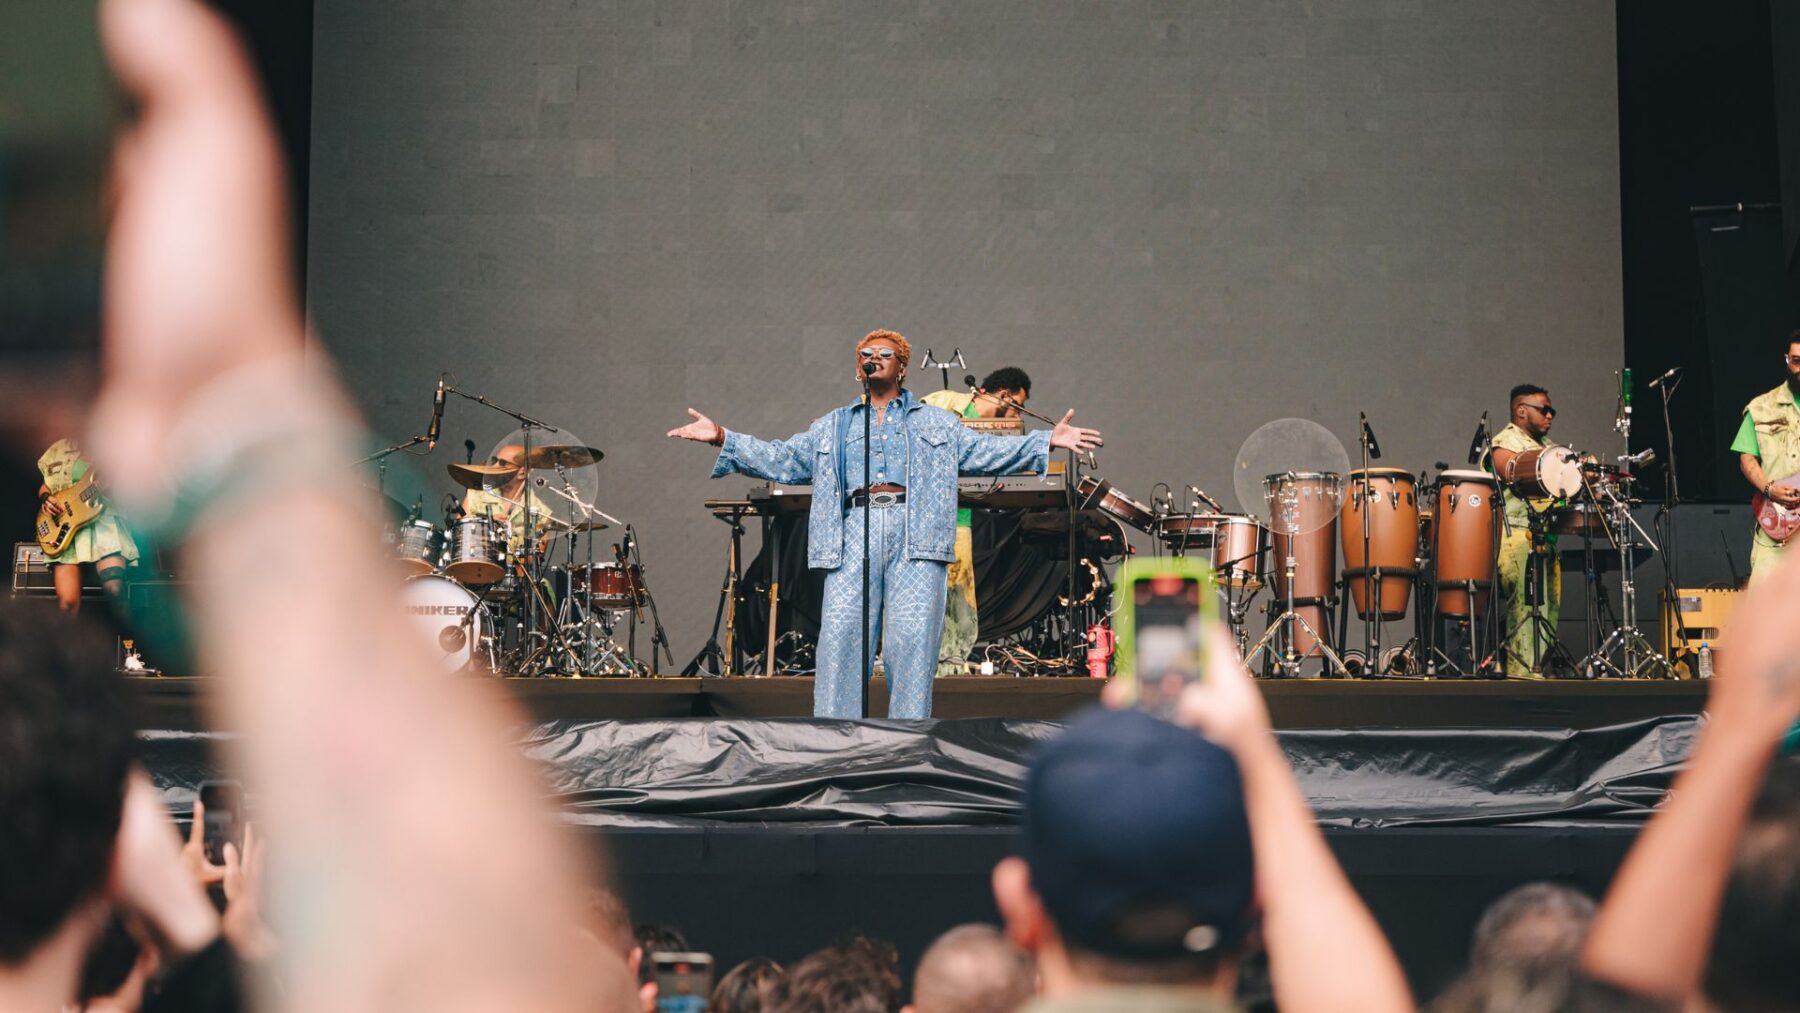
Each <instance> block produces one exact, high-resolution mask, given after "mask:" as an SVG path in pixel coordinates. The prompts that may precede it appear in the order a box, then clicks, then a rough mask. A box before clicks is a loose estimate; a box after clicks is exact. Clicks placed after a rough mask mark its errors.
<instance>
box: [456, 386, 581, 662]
mask: <svg viewBox="0 0 1800 1013" xmlns="http://www.w3.org/2000/svg"><path fill="white" fill-rule="evenodd" d="M444 392H445V393H446V394H455V395H456V396H457V397H460V398H462V399H464V400H466V401H473V402H475V403H476V404H478V405H481V406H483V407H485V408H491V409H493V410H494V411H497V412H499V413H500V414H502V415H505V416H508V417H510V418H512V419H513V420H514V421H515V422H517V423H519V430H520V432H521V433H522V434H523V437H524V456H523V458H522V461H523V464H522V468H523V470H524V471H526V472H530V471H531V431H532V430H533V429H542V430H543V431H544V432H546V433H557V432H561V431H562V430H560V429H558V428H556V427H555V426H553V425H551V424H550V423H548V422H543V421H540V420H538V419H534V418H532V417H531V416H529V415H526V414H525V413H524V412H516V411H513V410H512V409H511V408H507V407H504V406H502V405H499V404H496V403H494V402H493V401H490V400H488V399H487V398H486V397H484V396H482V395H480V394H470V393H468V392H466V391H463V390H459V389H458V388H456V387H453V386H451V385H450V384H445V385H444ZM519 499H520V500H522V501H523V502H524V503H525V504H526V506H525V539H524V542H523V543H522V544H521V545H520V546H519V549H520V551H521V552H522V553H523V555H524V557H525V558H524V559H522V560H519V565H520V567H521V569H522V571H523V576H524V579H525V583H526V584H527V585H528V586H529V587H530V588H531V591H532V593H531V594H527V595H526V596H525V630H524V636H523V639H522V640H521V641H520V643H521V644H522V645H523V646H522V649H523V650H524V651H525V652H526V654H525V656H526V657H530V656H531V653H532V651H531V647H532V643H533V642H534V641H535V640H536V638H537V610H538V602H537V598H538V595H537V581H538V580H539V578H540V577H541V576H542V572H541V571H542V569H543V560H542V558H540V557H539V555H538V551H537V511H535V510H533V509H531V507H530V503H531V483H530V482H529V481H527V482H526V483H525V485H524V487H523V488H522V489H521V490H520V496H519ZM518 674H520V675H529V674H531V673H529V672H523V671H522V672H519V673H518Z"/></svg>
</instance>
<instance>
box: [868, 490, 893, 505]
mask: <svg viewBox="0 0 1800 1013" xmlns="http://www.w3.org/2000/svg"><path fill="white" fill-rule="evenodd" d="M898 502H900V494H899V493H897V492H875V493H870V494H869V505H870V506H878V507H891V506H893V505H894V504H895V503H898Z"/></svg>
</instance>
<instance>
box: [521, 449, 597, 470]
mask: <svg viewBox="0 0 1800 1013" xmlns="http://www.w3.org/2000/svg"><path fill="white" fill-rule="evenodd" d="M605 456H606V454H605V453H603V452H602V451H601V450H599V449H598V448H596V447H583V446H577V445H573V444H569V445H564V444H554V443H553V444H551V445H549V446H545V447H532V448H531V455H530V456H529V457H527V458H526V459H525V463H526V464H527V465H528V466H529V467H532V468H558V467H561V468H585V467H587V466H588V465H590V464H593V463H595V462H597V461H599V460H600V459H601V458H602V457H605Z"/></svg>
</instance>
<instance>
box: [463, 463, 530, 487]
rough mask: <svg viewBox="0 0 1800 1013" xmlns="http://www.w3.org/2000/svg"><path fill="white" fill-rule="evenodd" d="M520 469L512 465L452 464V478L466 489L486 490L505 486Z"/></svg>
mask: <svg viewBox="0 0 1800 1013" xmlns="http://www.w3.org/2000/svg"><path fill="white" fill-rule="evenodd" d="M518 473H519V469H518V468H517V467H515V466H513V465H510V464H452V465H450V478H451V480H452V481H454V482H455V483H456V484H457V485H460V486H462V487H463V488H464V489H485V488H487V487H489V486H495V485H505V484H506V483H507V482H510V481H512V477H513V476H514V475H517V474H518Z"/></svg>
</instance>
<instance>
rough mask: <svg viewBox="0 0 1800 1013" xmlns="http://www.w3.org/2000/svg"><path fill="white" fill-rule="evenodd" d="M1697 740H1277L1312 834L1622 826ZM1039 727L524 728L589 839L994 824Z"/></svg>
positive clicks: (178, 794)
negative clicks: (605, 833) (676, 832)
mask: <svg viewBox="0 0 1800 1013" xmlns="http://www.w3.org/2000/svg"><path fill="white" fill-rule="evenodd" d="M1698 726H1699V719H1697V718H1692V717H1670V718H1658V719H1652V720H1647V721H1637V722H1633V723H1630V724H1623V725H1614V726H1611V727H1607V728H1594V729H1587V730H1579V731H1571V730H1546V729H1528V728H1515V729H1379V730H1361V731H1349V730H1317V731H1285V732H1281V733H1280V738H1281V744H1282V748H1283V749H1284V750H1286V752H1287V755H1288V759H1289V760H1290V761H1291V762H1292V763H1293V765H1294V769H1295V771H1296V773H1297V774H1298V776H1299V778H1300V783H1301V787H1302V789H1303V790H1304V791H1305V792H1306V795H1307V797H1308V799H1309V800H1311V802H1312V805H1313V807H1314V810H1315V811H1316V812H1317V814H1318V817H1319V819H1320V821H1321V822H1323V823H1325V824H1326V825H1328V826H1338V827H1345V828H1382V827H1403V826H1500V825H1504V826H1537V827H1582V826H1596V825H1617V824H1620V823H1627V824H1629V823H1634V822H1636V821H1638V820H1641V819H1642V818H1643V817H1644V815H1645V814H1646V813H1647V812H1648V811H1649V810H1650V809H1651V808H1652V807H1653V806H1654V805H1655V804H1656V802H1657V801H1658V800H1659V799H1660V798H1661V797H1662V794H1663V792H1664V790H1666V788H1667V787H1668V783H1669V780H1670V778H1671V777H1672V776H1673V772H1674V770H1675V769H1676V766H1677V765H1678V764H1679V762H1680V761H1681V759H1682V758H1683V757H1685V756H1686V755H1687V751H1688V748H1689V746H1690V744H1691V742H1692V739H1693V736H1694V734H1695V732H1696V731H1697V729H1698ZM1058 727H1059V726H1058V725H1056V724H1054V723H1051V722H1045V721H1009V720H969V721H937V722H886V721H875V722H856V721H815V720H800V719H792V720H771V721H726V720H681V721H633V722H615V721H573V722H552V723H548V724H539V725H534V726H532V727H530V728H528V729H525V730H524V731H523V736H522V740H521V741H522V743H523V746H524V749H525V751H526V753H527V755H529V756H531V757H533V758H535V759H537V760H539V761H541V762H542V763H543V764H544V765H545V767H546V769H547V772H548V776H549V778H550V782H551V787H552V792H553V794H554V795H555V796H556V798H557V799H558V801H559V802H560V803H561V804H562V805H563V806H564V807H565V810H566V811H567V812H568V814H569V818H570V819H572V820H574V821H576V822H579V823H584V824H589V825H593V826H605V827H638V828H647V827H659V828H674V827H698V826H729V825H746V824H748V825H765V826H766V825H771V824H786V825H804V826H807V827H812V828H821V827H1005V826H1011V825H1013V824H1014V823H1016V822H1017V819H1018V805H1019V801H1018V799H1019V789H1020V785H1021V783H1022V780H1023V776H1024V769H1025V763H1026V762H1027V758H1028V756H1029V753H1030V751H1031V749H1032V747H1034V746H1035V745H1037V744H1038V743H1040V742H1042V741H1044V740H1045V739H1047V738H1049V737H1050V736H1052V735H1054V734H1055V733H1056V731H1057V729H1058ZM211 739H212V736H210V735H206V734H199V733H183V732H166V731H165V732H154V731H153V732H146V733H144V748H145V751H146V754H147V755H146V758H147V761H148V764H149V767H150V769H151V772H152V774H153V775H154V776H155V777H156V779H157V783H158V786H159V787H160V788H162V789H163V791H164V792H165V793H166V794H167V795H168V797H169V798H170V799H171V801H173V802H175V803H176V804H181V803H182V802H183V801H184V800H185V799H187V798H188V796H189V795H190V794H191V793H192V792H193V791H195V790H196V789H197V788H198V785H199V782H200V781H201V780H204V779H205V777H206V776H207V775H208V773H209V771H210V770H211V763H210V761H209V758H208V755H207V748H208V745H209V743H210V741H211Z"/></svg>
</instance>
